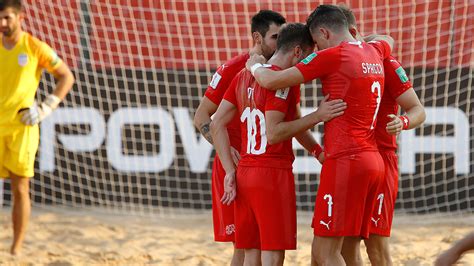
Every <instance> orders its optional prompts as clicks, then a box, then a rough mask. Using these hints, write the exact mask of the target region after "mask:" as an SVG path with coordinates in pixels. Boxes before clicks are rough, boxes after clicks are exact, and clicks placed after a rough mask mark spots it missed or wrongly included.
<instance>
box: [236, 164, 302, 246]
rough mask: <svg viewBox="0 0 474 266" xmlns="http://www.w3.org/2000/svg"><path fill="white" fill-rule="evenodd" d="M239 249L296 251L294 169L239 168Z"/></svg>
mask: <svg viewBox="0 0 474 266" xmlns="http://www.w3.org/2000/svg"><path fill="white" fill-rule="evenodd" d="M236 179H237V197H236V199H235V228H236V232H235V247H236V248H242V249H260V250H288V249H296V193H295V179H294V176H293V172H292V170H291V169H278V168H267V167H245V166H239V167H238V168H237V177H236Z"/></svg>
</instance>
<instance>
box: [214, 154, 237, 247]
mask: <svg viewBox="0 0 474 266" xmlns="http://www.w3.org/2000/svg"><path fill="white" fill-rule="evenodd" d="M224 177H225V170H224V168H223V167H222V163H221V160H220V159H219V157H218V156H217V154H216V157H215V158H214V163H213V165H212V220H213V223H214V240H215V241H219V242H233V241H234V240H235V234H234V233H235V225H234V204H233V203H232V204H231V205H224V204H222V203H221V198H222V195H223V194H224Z"/></svg>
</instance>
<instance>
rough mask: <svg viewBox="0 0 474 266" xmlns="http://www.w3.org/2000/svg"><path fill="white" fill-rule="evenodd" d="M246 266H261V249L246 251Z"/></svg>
mask: <svg viewBox="0 0 474 266" xmlns="http://www.w3.org/2000/svg"><path fill="white" fill-rule="evenodd" d="M244 265H245V266H260V265H262V261H261V258H260V249H246V250H245V259H244Z"/></svg>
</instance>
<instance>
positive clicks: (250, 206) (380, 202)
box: [194, 5, 425, 265]
mask: <svg viewBox="0 0 474 266" xmlns="http://www.w3.org/2000/svg"><path fill="white" fill-rule="evenodd" d="M251 30H252V38H253V40H254V43H255V45H254V47H253V48H252V49H250V51H249V52H248V53H244V54H242V55H239V56H236V57H234V58H232V59H231V60H229V61H228V62H226V63H225V64H223V65H222V66H221V67H219V68H218V70H217V71H216V73H215V74H214V75H213V77H212V80H211V82H210V84H209V86H208V88H207V90H206V92H205V96H204V97H203V99H202V101H201V103H200V105H199V107H198V109H197V111H196V115H195V119H194V122H195V125H196V127H197V128H198V129H199V130H200V132H201V133H202V135H203V136H204V137H205V138H206V139H207V140H208V141H209V142H211V143H212V144H213V145H214V146H215V148H216V151H217V155H216V158H215V160H214V165H213V169H212V200H213V205H212V208H213V222H214V236H215V240H216V241H222V242H234V256H233V258H232V262H231V264H232V265H242V264H243V263H244V262H245V264H246V265H261V264H263V265H282V264H283V261H284V256H285V250H292V249H296V228H297V226H296V195H295V181H294V176H293V173H292V163H293V161H294V158H295V157H294V155H293V149H292V138H293V137H295V138H296V139H297V141H298V142H299V143H300V144H301V145H302V146H303V147H304V148H305V149H306V150H307V151H308V152H309V153H311V154H312V155H313V156H314V157H315V158H316V159H317V160H318V161H319V162H320V163H321V164H322V171H321V175H320V182H319V187H318V191H317V193H316V202H315V210H314V215H313V221H312V227H313V228H314V238H313V243H312V252H311V258H312V259H311V263H312V265H345V264H350V265H362V259H361V254H360V241H361V240H364V241H365V244H366V247H367V253H368V256H369V259H370V262H371V263H372V264H373V265H391V263H392V262H391V259H390V253H389V242H388V239H389V237H390V231H391V225H392V217H393V212H394V206H395V200H396V196H397V191H398V162H397V155H396V149H397V144H396V136H397V135H398V134H399V133H400V132H401V130H407V129H412V128H414V127H417V126H418V125H420V124H421V123H422V122H423V121H424V119H425V112H424V109H423V106H422V105H421V103H420V101H419V99H418V97H417V95H416V93H415V92H414V90H413V88H412V84H411V82H410V80H409V79H408V77H407V75H406V73H405V71H404V69H403V68H402V67H401V65H400V63H399V62H398V61H397V60H396V59H395V58H394V57H392V56H391V52H392V47H393V43H394V41H393V39H392V38H391V37H389V36H384V35H370V36H361V35H360V33H359V32H358V30H357V27H356V22H355V18H354V15H353V14H352V12H351V11H350V10H349V9H348V8H347V7H344V6H334V5H320V6H319V7H317V8H316V9H315V10H314V11H313V12H312V13H311V14H310V16H309V17H308V18H307V21H306V25H304V24H300V23H286V20H285V18H284V17H283V16H281V15H280V14H279V13H277V12H274V11H270V10H262V11H260V12H259V13H257V14H256V15H255V16H254V17H253V18H252V27H251ZM267 60H268V61H267ZM316 78H319V79H320V81H321V84H322V94H323V95H324V99H323V100H322V101H321V103H320V104H319V106H318V108H317V109H316V110H315V111H314V112H312V113H309V114H308V115H306V116H301V112H300V84H301V83H305V82H308V81H311V80H313V79H316ZM307 87H310V86H307ZM399 106H401V107H402V109H403V110H404V111H405V112H406V113H405V114H404V115H402V116H400V115H398V108H399ZM212 115H214V116H213V119H212V120H211V116H212ZM321 122H324V148H323V147H321V146H320V145H319V144H318V143H317V141H316V140H315V139H314V137H313V136H312V134H311V132H310V129H311V128H313V127H314V126H315V125H316V124H318V123H321Z"/></svg>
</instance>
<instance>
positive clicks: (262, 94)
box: [224, 65, 300, 168]
mask: <svg viewBox="0 0 474 266" xmlns="http://www.w3.org/2000/svg"><path fill="white" fill-rule="evenodd" d="M267 66H268V67H270V68H271V69H273V70H280V68H278V67H277V66H271V65H267ZM224 99H226V100H227V101H229V102H230V103H232V104H233V105H234V106H236V107H237V109H238V114H239V117H240V130H241V132H243V134H242V144H241V145H242V150H241V160H240V162H239V165H242V166H258V167H271V168H292V164H293V161H294V159H295V156H294V155H293V148H292V141H291V138H290V139H288V140H285V141H282V142H280V143H276V144H273V145H270V144H268V142H267V135H266V126H265V112H266V111H272V110H274V111H280V112H283V113H285V118H284V121H292V120H294V119H295V118H296V106H297V104H298V103H299V101H300V86H294V87H291V88H286V89H280V90H277V91H271V90H267V89H265V88H262V87H260V85H258V83H257V82H256V81H255V78H254V77H253V76H252V74H251V73H250V72H249V71H247V70H242V71H241V72H240V73H239V74H238V75H237V76H236V77H235V78H234V80H233V81H232V83H231V85H230V89H229V90H228V91H227V92H226V94H225V96H224Z"/></svg>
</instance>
